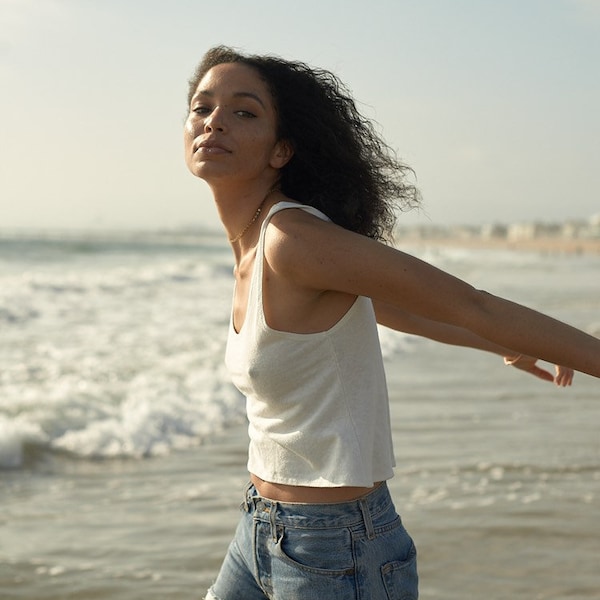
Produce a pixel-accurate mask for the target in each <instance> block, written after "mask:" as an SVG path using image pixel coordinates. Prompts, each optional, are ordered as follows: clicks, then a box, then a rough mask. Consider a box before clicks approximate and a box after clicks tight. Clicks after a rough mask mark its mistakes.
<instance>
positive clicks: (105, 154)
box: [0, 0, 600, 228]
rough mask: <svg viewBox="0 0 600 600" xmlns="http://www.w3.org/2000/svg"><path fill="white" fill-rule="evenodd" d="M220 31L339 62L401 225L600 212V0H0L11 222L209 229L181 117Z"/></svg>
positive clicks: (3, 143) (0, 177)
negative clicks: (398, 185)
mask: <svg viewBox="0 0 600 600" xmlns="http://www.w3.org/2000/svg"><path fill="white" fill-rule="evenodd" d="M219 43H224V44H227V45H231V46H235V47H237V48H241V49H243V50H246V51H249V52H258V53H275V54H279V55H281V56H283V57H286V58H292V59H299V60H303V61H305V62H308V63H310V64H313V65H316V66H321V67H325V68H328V69H331V70H333V71H334V72H336V73H337V74H338V75H339V76H340V77H341V78H342V79H343V80H344V81H345V82H346V83H347V85H348V86H349V87H350V88H351V89H352V90H353V92H354V94H355V96H356V98H357V100H358V101H359V102H360V104H361V106H362V107H363V109H364V112H365V113H366V114H367V115H368V116H370V117H372V118H374V119H376V120H377V121H378V123H379V124H380V125H381V129H382V131H383V133H384V137H385V138H386V140H387V141H388V143H389V144H390V145H391V146H393V147H394V148H395V149H396V150H397V151H398V154H399V155H400V156H401V157H402V158H403V159H404V160H405V161H406V162H408V163H409V164H410V165H411V166H412V167H413V168H414V169H415V171H416V173H417V177H418V185H419V187H420V188H421V190H422V193H423V196H424V201H425V210H426V212H427V216H425V215H412V216H409V217H403V218H405V221H406V222H407V223H410V224H413V223H415V222H420V223H433V224H444V223H486V222H498V221H499V222H514V221H520V220H532V219H540V220H547V221H553V220H562V219H567V218H588V217H590V216H591V215H592V214H595V213H598V212H600V108H599V107H600V0H369V2H364V1H361V2H357V1H354V0H302V1H288V0H277V1H275V0H254V1H253V2H248V0H228V1H223V2H207V1H206V0H169V1H168V2H167V1H163V0H139V1H136V0H0V108H1V110H0V227H3V228H5V227H10V228H13V227H36V228H38V227H53V228H54V227H133V228H149V227H163V226H164V227H173V226H180V225H196V224H206V225H213V224H216V213H215V210H214V207H213V204H212V200H211V198H210V195H209V193H208V189H207V187H206V186H205V184H204V183H203V182H201V181H199V180H197V179H195V178H194V177H192V176H191V175H190V174H189V173H188V172H187V170H186V168H185V166H184V162H183V149H182V133H181V131H182V125H183V120H184V117H185V114H186V106H185V97H186V92H187V90H186V86H187V79H188V77H189V76H190V74H191V72H192V71H193V70H194V67H195V66H196V64H197V62H198V61H199V59H200V58H201V56H202V54H203V53H204V51H205V50H206V49H208V48H209V47H210V46H212V45H215V44H219Z"/></svg>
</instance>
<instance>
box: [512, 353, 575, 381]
mask: <svg viewBox="0 0 600 600" xmlns="http://www.w3.org/2000/svg"><path fill="white" fill-rule="evenodd" d="M537 361H538V359H537V358H534V357H533V356H526V355H524V354H519V355H518V356H514V357H510V356H505V357H504V364H505V365H508V366H510V367H515V369H520V370H521V371H525V372H526V373H530V374H531V375H534V376H535V377H539V378H540V379H543V380H544V381H552V382H554V383H555V384H556V385H558V386H560V387H567V386H569V385H571V383H572V382H573V369H569V367H563V366H561V365H555V366H554V369H555V371H556V375H552V373H550V371H547V370H546V369H542V368H541V367H538V366H537V364H536V363H537Z"/></svg>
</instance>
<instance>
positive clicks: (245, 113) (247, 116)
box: [235, 110, 256, 119]
mask: <svg viewBox="0 0 600 600" xmlns="http://www.w3.org/2000/svg"><path fill="white" fill-rule="evenodd" d="M235 114H236V115H239V116H240V117H244V118H245V119H254V118H256V115H255V114H254V113H251V112H250V111H249V110H238V111H236V113H235Z"/></svg>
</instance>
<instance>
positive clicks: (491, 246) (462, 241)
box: [396, 234, 600, 254]
mask: <svg viewBox="0 0 600 600" xmlns="http://www.w3.org/2000/svg"><path fill="white" fill-rule="evenodd" d="M396 244H397V245H398V246H403V245H410V246H417V247H420V248H423V247H435V248H439V247H442V246H445V247H452V248H468V249H473V250H514V251H518V252H542V253H545V254H548V253H550V254H600V239H596V238H589V239H577V238H573V239H569V238H558V237H536V238H531V239H529V238H527V239H514V240H513V239H507V238H482V237H460V236H451V235H448V236H440V237H437V236H436V237H418V236H413V235H410V234H408V235H405V236H401V235H399V236H398V238H397V240H396Z"/></svg>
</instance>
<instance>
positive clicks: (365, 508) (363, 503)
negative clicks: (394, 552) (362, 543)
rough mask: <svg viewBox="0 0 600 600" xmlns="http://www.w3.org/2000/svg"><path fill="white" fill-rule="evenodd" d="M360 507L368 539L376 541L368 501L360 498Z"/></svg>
mask: <svg viewBox="0 0 600 600" xmlns="http://www.w3.org/2000/svg"><path fill="white" fill-rule="evenodd" d="M358 505H359V506H360V512H361V513H362V516H363V521H364V522H365V529H366V530H367V538H368V539H370V540H373V539H375V530H374V529H373V521H372V520H371V513H370V512H369V505H368V504H367V500H366V499H365V498H360V499H359V500H358Z"/></svg>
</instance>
